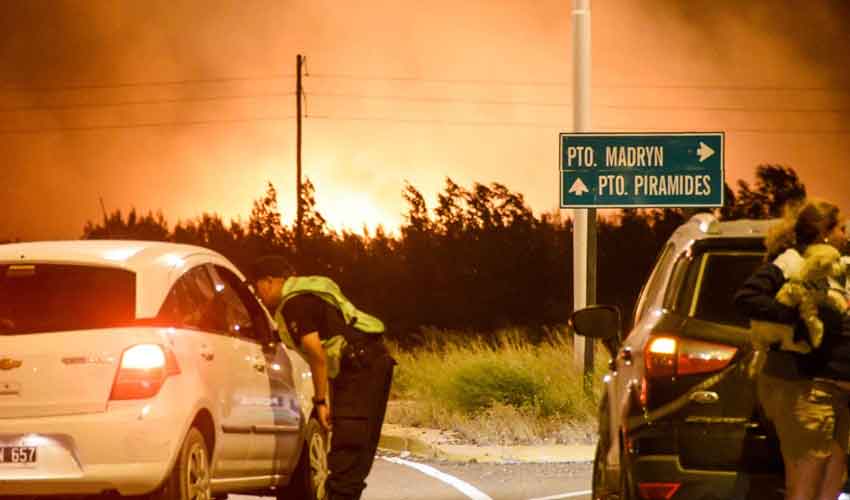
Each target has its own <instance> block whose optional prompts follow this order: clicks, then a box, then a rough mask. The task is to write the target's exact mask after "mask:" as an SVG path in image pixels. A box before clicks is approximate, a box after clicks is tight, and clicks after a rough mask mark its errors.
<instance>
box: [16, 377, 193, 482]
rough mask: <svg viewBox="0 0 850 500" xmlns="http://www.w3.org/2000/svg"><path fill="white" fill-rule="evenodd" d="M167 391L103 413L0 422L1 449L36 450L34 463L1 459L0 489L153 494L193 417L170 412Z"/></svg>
mask: <svg viewBox="0 0 850 500" xmlns="http://www.w3.org/2000/svg"><path fill="white" fill-rule="evenodd" d="M167 386H168V384H166V387H164V388H163V392H166V391H167ZM162 396H164V394H162V393H160V395H159V396H157V397H156V398H154V399H151V400H148V401H142V402H130V401H127V402H124V401H119V402H113V403H110V405H109V407H108V409H107V411H106V412H103V413H92V414H86V415H69V416H60V417H40V418H16V419H0V446H26V447H30V446H34V447H36V449H37V455H36V458H37V459H36V462H35V463H34V464H9V463H6V464H0V494H7V495H8V494H95V493H101V492H105V491H117V492H118V493H120V494H122V495H137V494H144V493H148V492H151V491H153V490H154V489H155V488H156V487H157V486H159V485H160V484H161V483H162V482H163V480H164V479H165V477H166V476H167V474H168V472H169V470H170V467H171V464H172V463H173V460H174V457H175V456H176V454H177V450H178V449H179V447H180V446H181V444H182V441H183V434H184V433H185V430H186V429H185V426H186V422H187V419H188V418H189V415H183V414H175V413H174V412H169V411H166V409H167V407H169V406H171V407H172V408H173V405H169V404H166V401H168V400H169V399H171V398H168V397H165V398H163V397H162Z"/></svg>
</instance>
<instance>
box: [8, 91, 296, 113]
mask: <svg viewBox="0 0 850 500" xmlns="http://www.w3.org/2000/svg"><path fill="white" fill-rule="evenodd" d="M293 95H295V92H283V93H269V94H239V95H219V96H208V97H175V98H169V99H139V100H127V101H116V102H102V103H74V104H55V105H53V104H47V105H40V104H33V105H29V106H18V107H13V108H0V113H17V112H22V111H69V110H77V109H100V108H118V107H122V106H136V105H149V104H179V103H191V102H216V101H230V100H239V99H262V98H267V97H288V96H293Z"/></svg>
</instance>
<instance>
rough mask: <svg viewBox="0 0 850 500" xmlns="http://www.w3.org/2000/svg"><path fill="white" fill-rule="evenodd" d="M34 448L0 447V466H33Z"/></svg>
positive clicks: (35, 449) (35, 451)
mask: <svg viewBox="0 0 850 500" xmlns="http://www.w3.org/2000/svg"><path fill="white" fill-rule="evenodd" d="M37 451H38V450H37V448H36V447H35V446H0V464H23V465H27V464H34V463H35V460H36V454H37Z"/></svg>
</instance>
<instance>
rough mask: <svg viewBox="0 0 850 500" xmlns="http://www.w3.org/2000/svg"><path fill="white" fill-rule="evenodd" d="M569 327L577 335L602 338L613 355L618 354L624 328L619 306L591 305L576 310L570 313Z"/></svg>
mask: <svg viewBox="0 0 850 500" xmlns="http://www.w3.org/2000/svg"><path fill="white" fill-rule="evenodd" d="M569 327H570V329H571V330H572V331H573V332H575V333H576V334H577V335H581V336H582V337H587V338H591V339H599V340H601V341H602V343H603V344H604V345H605V347H606V348H608V351H609V352H610V353H611V357H614V356H615V355H616V353H617V349H619V344H620V338H621V334H620V331H621V330H622V328H623V325H622V320H621V319H620V308H618V307H617V306H607V305H602V306H590V307H585V308H584V309H579V310H578V311H574V312H573V313H572V314H571V315H570V319H569Z"/></svg>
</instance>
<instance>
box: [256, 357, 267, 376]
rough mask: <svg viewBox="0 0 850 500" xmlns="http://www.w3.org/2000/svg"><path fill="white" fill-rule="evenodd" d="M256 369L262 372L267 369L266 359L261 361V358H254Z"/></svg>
mask: <svg viewBox="0 0 850 500" xmlns="http://www.w3.org/2000/svg"><path fill="white" fill-rule="evenodd" d="M254 369H255V370H257V371H258V372H260V373H263V372H264V371H266V363H265V361H260V360H259V359H255V360H254Z"/></svg>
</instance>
